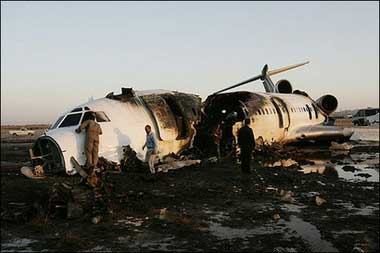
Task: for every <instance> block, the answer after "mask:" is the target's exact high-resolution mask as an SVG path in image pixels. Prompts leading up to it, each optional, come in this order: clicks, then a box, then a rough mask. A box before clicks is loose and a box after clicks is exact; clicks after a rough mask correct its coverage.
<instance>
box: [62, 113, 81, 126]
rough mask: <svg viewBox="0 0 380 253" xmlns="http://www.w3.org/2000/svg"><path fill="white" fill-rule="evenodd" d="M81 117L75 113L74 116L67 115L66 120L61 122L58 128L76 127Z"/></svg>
mask: <svg viewBox="0 0 380 253" xmlns="http://www.w3.org/2000/svg"><path fill="white" fill-rule="evenodd" d="M81 116H82V113H75V114H69V115H67V116H66V118H65V119H64V120H63V122H62V124H61V125H60V126H59V128H61V127H69V126H76V125H78V124H79V121H80V118H81Z"/></svg>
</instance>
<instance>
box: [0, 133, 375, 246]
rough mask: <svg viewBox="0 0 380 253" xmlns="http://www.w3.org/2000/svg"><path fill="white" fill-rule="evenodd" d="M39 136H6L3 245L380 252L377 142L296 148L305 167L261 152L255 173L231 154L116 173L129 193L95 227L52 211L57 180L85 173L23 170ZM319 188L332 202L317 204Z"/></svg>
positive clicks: (120, 188) (121, 192)
mask: <svg viewBox="0 0 380 253" xmlns="http://www.w3.org/2000/svg"><path fill="white" fill-rule="evenodd" d="M31 141H32V139H26V138H21V137H19V138H3V139H2V143H1V191H2V194H1V213H2V220H1V250H2V251H22V250H23V251H32V250H33V251H41V250H47V251H78V250H81V251H147V250H171V251H172V250H175V251H180V250H186V251H277V252H286V251H297V252H303V251H314V252H318V251H325V252H331V251H352V250H353V249H354V248H355V247H357V248H360V249H362V250H364V251H379V226H378V224H379V153H378V150H379V149H378V148H379V144H378V143H373V142H372V143H361V144H359V145H356V146H355V148H354V149H353V150H351V152H350V153H349V154H342V153H335V152H330V151H329V149H328V146H318V147H313V146H309V147H289V148H288V149H287V150H286V151H285V152H286V153H287V154H288V155H289V156H290V157H291V158H292V159H294V160H296V161H298V163H299V165H294V166H291V167H288V168H284V167H264V166H263V165H262V164H260V163H259V162H260V161H261V160H263V157H262V155H261V154H260V153H258V154H256V159H255V161H254V162H253V167H254V170H253V171H252V174H249V175H242V174H241V172H240V169H239V165H238V164H236V163H235V162H233V161H224V162H221V163H203V164H202V165H201V166H197V167H187V168H183V169H180V170H176V171H169V172H168V173H159V174H157V175H155V176H151V175H149V174H147V173H145V172H125V173H123V174H110V175H109V177H108V179H109V181H110V182H112V183H113V185H114V189H115V194H116V195H118V196H124V197H122V198H118V199H117V201H116V202H115V203H113V206H112V209H109V211H112V212H109V213H108V215H107V216H106V217H105V219H104V220H103V221H102V222H101V223H99V224H96V225H94V224H92V223H91V218H92V217H93V215H92V213H91V211H87V212H86V213H84V215H83V216H82V217H81V218H78V219H72V220H70V219H65V218H63V217H61V216H59V215H56V216H54V217H50V216H49V217H47V216H46V215H45V214H46V206H47V199H48V197H49V194H51V189H52V186H53V185H54V183H57V182H66V183H68V184H78V183H79V180H80V178H79V176H74V177H67V176H65V175H60V176H58V175H57V176H54V177H49V178H46V179H42V180H31V179H28V178H25V177H24V176H22V175H20V173H19V169H20V167H21V166H22V165H27V164H28V151H27V150H28V146H29V145H30V144H31ZM326 166H327V167H328V168H331V167H333V168H334V170H328V171H326ZM345 166H353V167H354V169H352V168H351V167H345ZM302 171H303V172H302ZM307 172H310V173H308V174H306V173H307ZM318 172H320V173H324V174H320V173H318ZM83 187H86V186H83ZM317 196H318V199H319V200H321V199H322V200H325V201H326V202H325V203H323V204H321V205H317V204H316V199H317ZM9 213H12V215H9ZM17 213H20V215H18V216H17ZM4 217H8V218H6V219H5V218H4ZM9 217H11V218H9Z"/></svg>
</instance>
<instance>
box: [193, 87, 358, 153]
mask: <svg viewBox="0 0 380 253" xmlns="http://www.w3.org/2000/svg"><path fill="white" fill-rule="evenodd" d="M327 96H331V95H327ZM327 98H328V99H331V101H332V100H333V99H335V98H333V97H332V96H331V97H327ZM325 99H326V96H325ZM328 102H329V101H328ZM328 102H326V101H325V104H327V103H328ZM332 102H333V103H334V104H332V105H330V104H327V105H325V106H327V108H323V105H319V104H317V103H316V102H315V101H314V100H312V99H311V98H310V97H308V96H307V94H294V93H290V94H281V93H268V92H265V93H264V92H263V93H252V92H247V91H240V92H231V93H221V94H214V95H211V96H209V97H208V98H207V100H206V101H205V102H204V117H203V118H202V120H201V123H200V128H199V129H198V134H197V136H196V140H195V143H196V145H197V146H198V147H200V148H201V149H202V150H208V152H207V153H208V155H213V154H216V152H215V145H214V143H215V137H214V136H215V135H216V134H215V132H216V129H217V128H218V126H221V125H223V124H230V125H232V127H231V128H230V131H232V133H230V134H225V133H222V136H223V135H224V136H231V135H233V136H234V139H235V140H237V138H236V137H237V132H238V130H239V129H240V128H241V127H242V126H243V121H244V119H246V118H250V119H251V123H250V127H251V128H252V130H253V132H254V135H255V138H256V139H258V138H262V140H263V141H264V142H266V143H269V144H270V143H273V142H279V143H282V144H286V143H291V142H298V141H309V140H313V141H318V140H337V139H338V140H339V139H348V138H349V137H350V136H351V135H352V132H348V131H344V129H343V128H339V127H334V126H325V125H324V122H325V121H326V119H327V117H328V113H326V111H327V112H330V111H334V110H335V108H336V106H337V101H335V100H334V101H332ZM329 106H330V108H328V107H329ZM333 107H335V108H333ZM222 128H223V127H222ZM227 129H228V128H227ZM222 138H223V137H222ZM221 142H222V143H223V140H221ZM213 149H214V151H213Z"/></svg>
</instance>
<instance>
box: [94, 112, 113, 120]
mask: <svg viewBox="0 0 380 253" xmlns="http://www.w3.org/2000/svg"><path fill="white" fill-rule="evenodd" d="M95 113H96V121H97V122H107V121H110V119H109V118H108V117H107V115H106V114H105V113H104V112H95Z"/></svg>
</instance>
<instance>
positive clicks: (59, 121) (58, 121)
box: [50, 116, 65, 129]
mask: <svg viewBox="0 0 380 253" xmlns="http://www.w3.org/2000/svg"><path fill="white" fill-rule="evenodd" d="M63 117H65V116H61V117H59V118H58V120H57V121H56V122H55V123H54V125H53V126H52V127H51V128H50V129H54V128H57V126H58V125H59V123H61V121H62V119H63Z"/></svg>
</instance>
